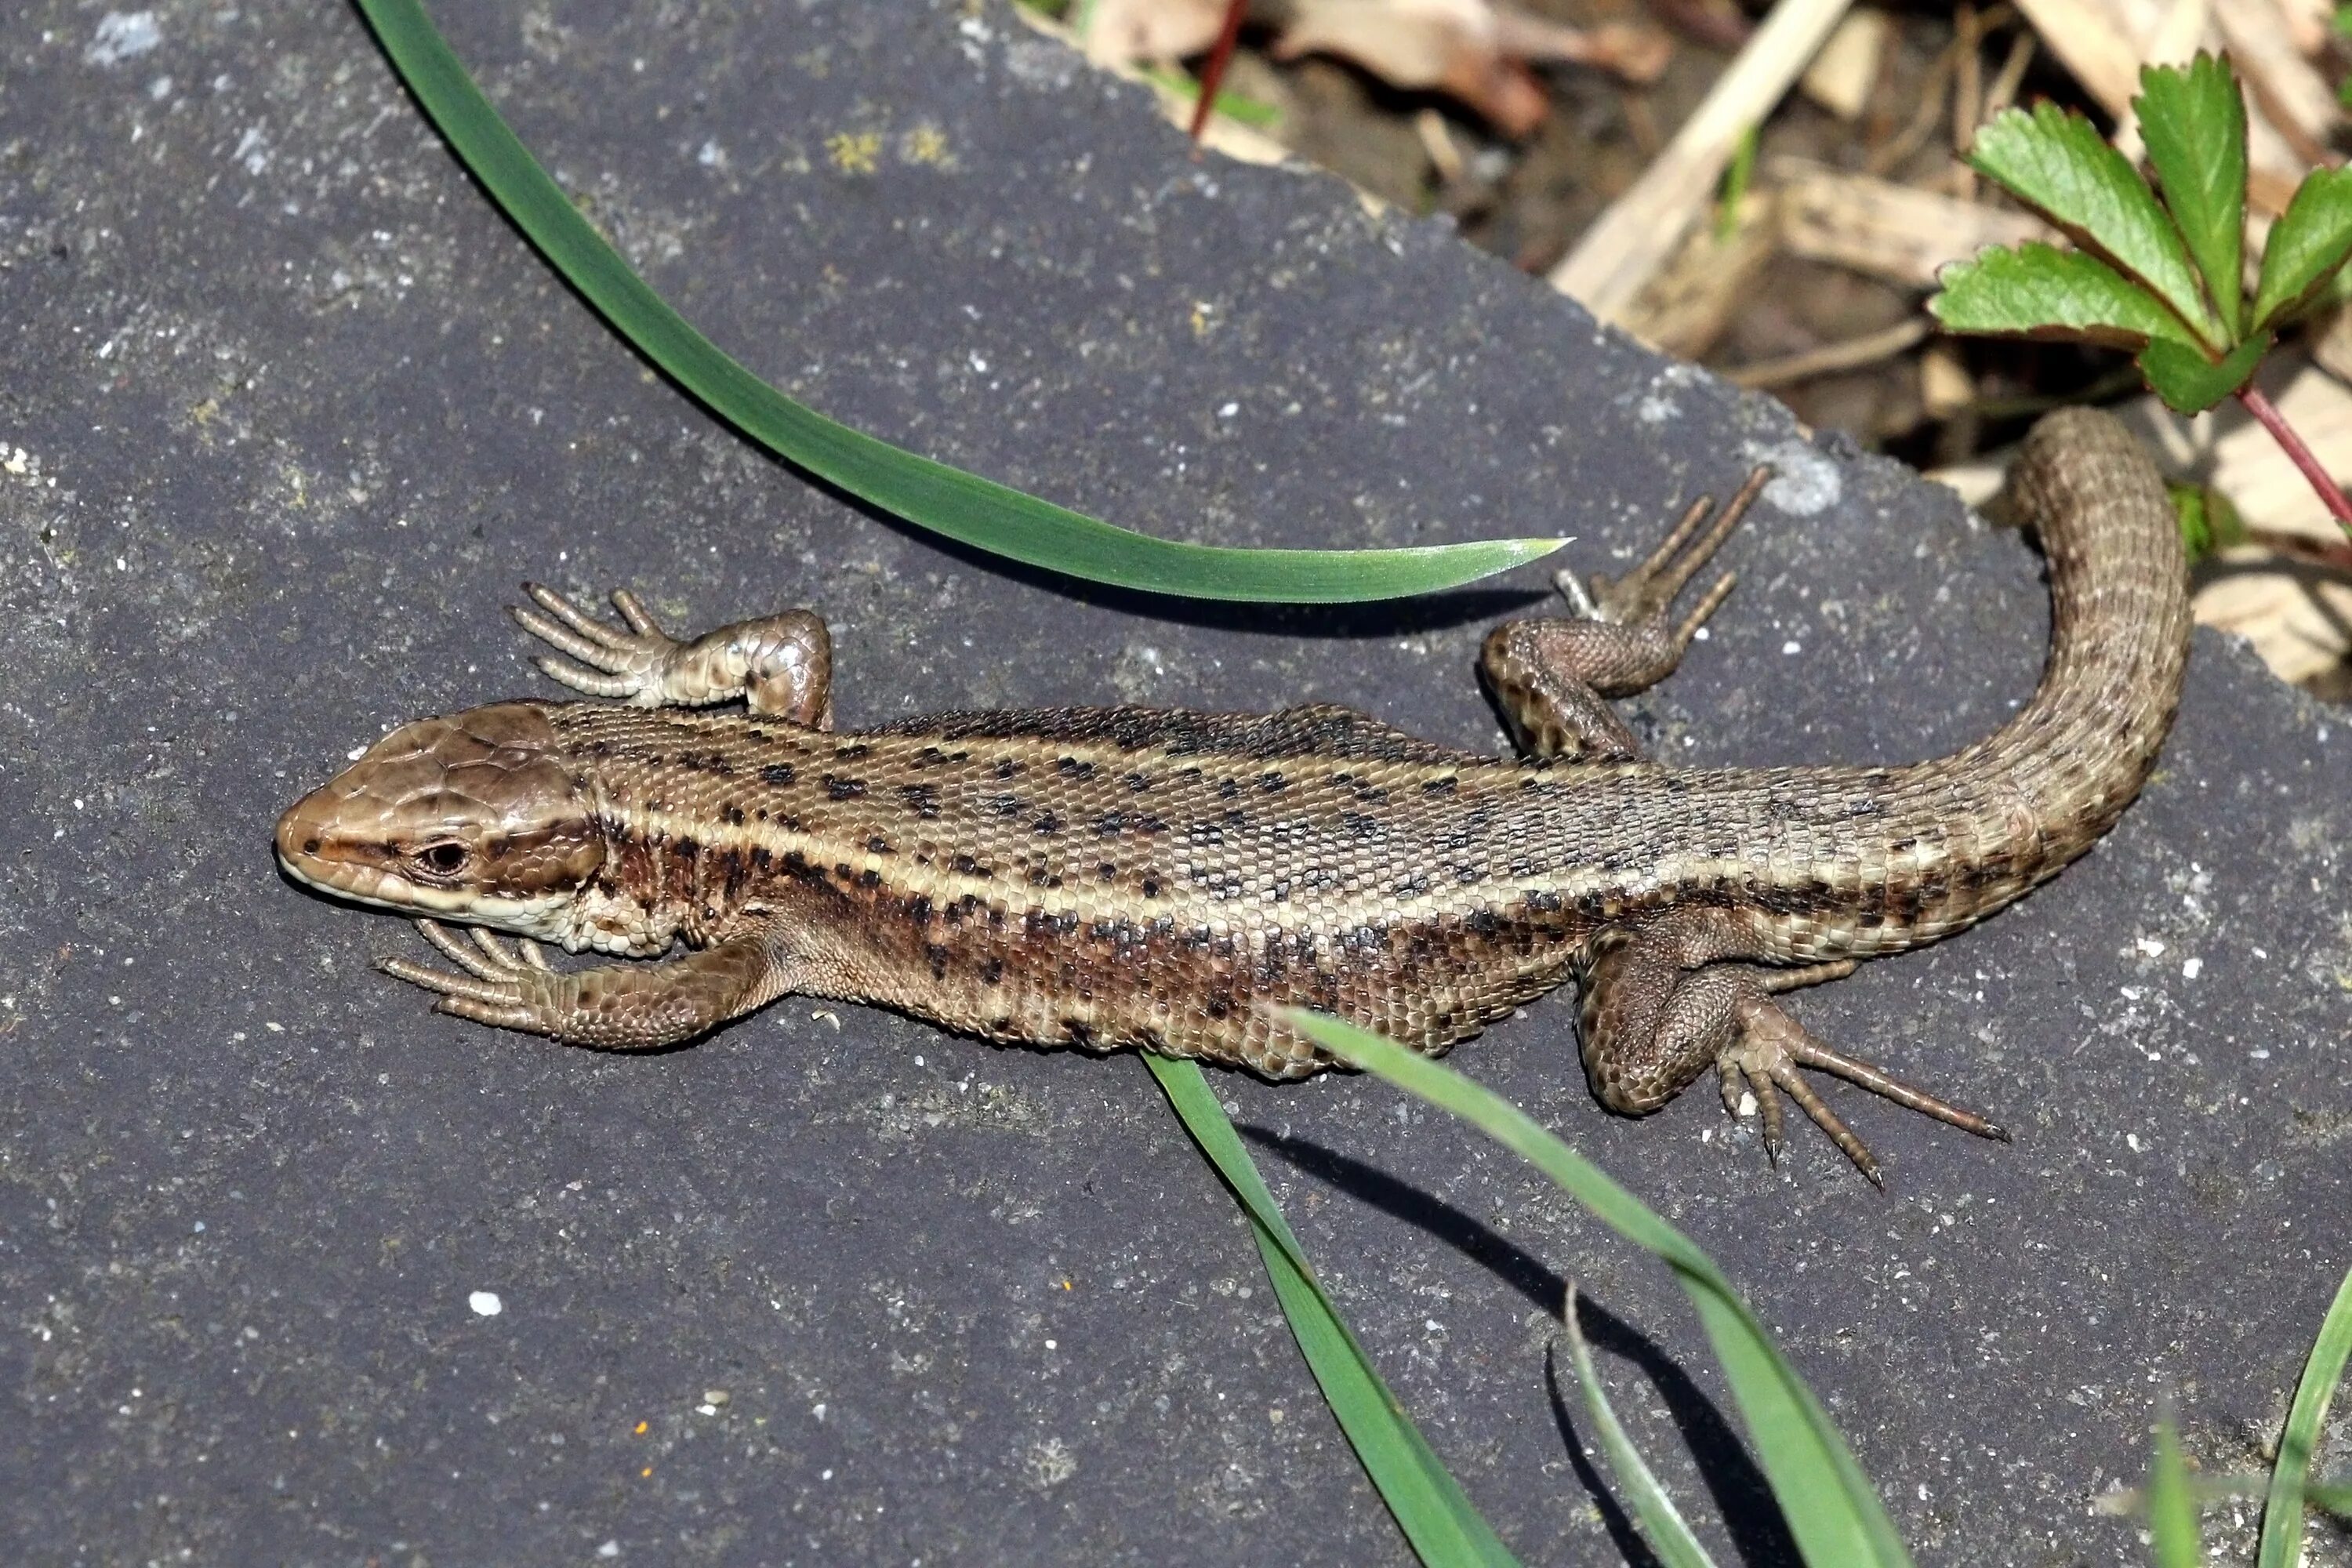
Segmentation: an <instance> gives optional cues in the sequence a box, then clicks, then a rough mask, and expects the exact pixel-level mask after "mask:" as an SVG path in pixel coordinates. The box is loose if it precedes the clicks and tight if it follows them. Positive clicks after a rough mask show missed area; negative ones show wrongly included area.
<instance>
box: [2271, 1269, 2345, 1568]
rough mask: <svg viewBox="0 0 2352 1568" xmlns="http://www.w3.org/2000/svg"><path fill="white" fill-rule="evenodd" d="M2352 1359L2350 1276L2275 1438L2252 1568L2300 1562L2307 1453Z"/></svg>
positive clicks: (2325, 1320)
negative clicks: (2274, 1456)
mask: <svg viewBox="0 0 2352 1568" xmlns="http://www.w3.org/2000/svg"><path fill="white" fill-rule="evenodd" d="M2347 1356H2352V1271H2347V1273H2346V1274H2345V1276H2344V1283H2343V1284H2341V1285H2339V1286H2337V1287H2336V1300H2335V1301H2334V1302H2333V1303H2332V1304H2331V1305H2330V1306H2329V1307H2328V1309H2327V1316H2326V1317H2325V1318H2323V1319H2321V1320H2320V1322H2319V1337H2318V1338H2317V1339H2316V1340H2314V1341H2313V1342H2312V1345H2311V1355H2310V1357H2309V1359H2307V1360H2306V1361H2305V1363H2303V1381H2302V1382H2301V1383H2299V1384H2296V1385H2295V1390H2294V1405H2290V1406H2289V1407H2288V1409H2287V1413H2286V1426H2285V1429H2284V1431H2282V1432H2281V1433H2280V1434H2279V1447H2278V1463H2277V1464H2275V1465H2273V1467H2271V1489H2270V1495H2269V1496H2267V1497H2266V1498H2264V1499H2263V1535H2262V1543H2261V1545H2260V1547H2259V1548H2258V1549H2257V1550H2256V1551H2255V1553H2254V1568H2293V1565H2294V1564H2295V1563H2300V1562H2302V1561H2303V1510H2304V1497H2305V1491H2306V1490H2307V1489H2308V1488H2309V1487H2310V1485H2311V1450H2312V1448H2313V1447H2315V1445H2316V1444H2317V1443H2318V1441H2319V1429H2320V1427H2321V1426H2325V1425H2326V1421H2327V1404H2328V1401H2329V1400H2331V1399H2333V1398H2334V1397H2335V1395H2336V1384H2337V1383H2338V1382H2339V1381H2341V1379H2342V1378H2343V1376H2344V1363H2345V1359H2346V1358H2347Z"/></svg>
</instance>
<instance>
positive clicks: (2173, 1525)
mask: <svg viewBox="0 0 2352 1568" xmlns="http://www.w3.org/2000/svg"><path fill="white" fill-rule="evenodd" d="M2147 1530H2148V1535H2149V1538H2150V1539H2151V1541H2152V1542H2154V1544H2155V1551H2156V1563H2157V1568H2200V1564H2201V1563H2203V1562H2204V1561H2205V1542H2204V1541H2203V1540H2202V1538H2201V1537H2200V1535H2199V1534H2198V1531H2197V1499H2196V1496H2195V1494H2194V1493H2193V1492H2192V1491H2191V1490H2190V1489H2189V1467H2188V1466H2187V1465H2185V1464H2183V1463H2182V1462H2181V1458H2180V1435H2179V1433H2177V1432H2175V1431H2174V1430H2173V1429H2172V1418H2171V1417H2170V1416H2166V1417H2165V1418H2164V1419H2163V1420H2160V1421H2158V1423H2157V1424H2156V1457H2155V1458H2153V1459H2151V1460H2150V1461H2149V1462H2148V1468H2147Z"/></svg>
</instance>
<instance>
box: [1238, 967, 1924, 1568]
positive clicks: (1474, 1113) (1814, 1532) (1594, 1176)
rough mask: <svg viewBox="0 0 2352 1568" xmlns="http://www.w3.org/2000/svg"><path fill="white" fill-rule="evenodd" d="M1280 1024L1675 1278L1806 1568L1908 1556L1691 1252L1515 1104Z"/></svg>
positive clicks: (1310, 1029)
mask: <svg viewBox="0 0 2352 1568" xmlns="http://www.w3.org/2000/svg"><path fill="white" fill-rule="evenodd" d="M1281 1016H1282V1017H1283V1019H1284V1020H1285V1021H1286V1022H1287V1023H1288V1024H1290V1025H1291V1026H1292V1027H1294V1028H1296V1029H1297V1030H1298V1031H1299V1032H1301V1033H1302V1034H1305V1035H1307V1037H1309V1038H1311V1039H1313V1040H1314V1041H1315V1043H1316V1044H1317V1045H1318V1046H1321V1047H1323V1048H1324V1049H1326V1050H1328V1051H1329V1052H1330V1053H1331V1054H1332V1055H1333V1056H1335V1057H1337V1058H1339V1059H1340V1060H1341V1061H1343V1062H1346V1063H1347V1064H1348V1065H1349V1066H1350V1067H1357V1068H1363V1069H1364V1070H1365V1071H1367V1072H1372V1073H1377V1074H1379V1075H1380V1076H1381V1078H1384V1079H1388V1080H1389V1081H1390V1082H1391V1083H1392V1084H1395V1085H1396V1086H1397V1087H1398V1088H1400V1089H1405V1090H1407V1091H1409V1092H1411V1093H1412V1094H1417V1095H1419V1096H1420V1097H1421V1098H1422V1099H1423V1100H1428V1101H1429V1102H1430V1103H1431V1104H1433V1105H1435V1106H1436V1107H1438V1108H1439V1109H1440V1110H1446V1111H1450V1112H1452V1113H1453V1114H1454V1115H1455V1116H1458V1117H1460V1118H1462V1119H1463V1120H1464V1121H1467V1122H1469V1123H1470V1124H1471V1125H1472V1126H1474V1127H1476V1128H1477V1129H1478V1130H1479V1131H1482V1132H1484V1133H1486V1135H1487V1136H1488V1137H1490V1138H1492V1139H1494V1140H1495V1141H1496V1142H1498V1143H1501V1144H1502V1145H1503V1146H1504V1147H1505V1148H1507V1149H1509V1150H1510V1151H1512V1152H1514V1153H1516V1154H1517V1155H1518V1156H1519V1157H1520V1158H1522V1159H1524V1160H1526V1161H1527V1162H1528V1163H1530V1164H1532V1165H1535V1166H1536V1167H1537V1168H1538V1169H1539V1170H1541V1171H1542V1172H1543V1173H1544V1174H1546V1175H1548V1176H1549V1177H1550V1178H1551V1179H1552V1180H1553V1181H1554V1182H1555V1183H1557V1184H1559V1187H1560V1188H1561V1189H1562V1190H1563V1191H1565V1192H1567V1193H1568V1194H1570V1196H1572V1197H1574V1198H1575V1199H1576V1200H1577V1201H1578V1202H1579V1203H1581V1204H1582V1205H1584V1206H1585V1207H1586V1208H1588V1209H1590V1210H1591V1211H1592V1213H1593V1215H1595V1216H1596V1217H1597V1218H1599V1219H1600V1220H1601V1222H1602V1223H1603V1224H1605V1225H1607V1226H1609V1227H1610V1228H1611V1229H1612V1230H1614V1231H1616V1232H1617V1234H1618V1235H1620V1236H1622V1237H1625V1238H1626V1239H1627V1240H1629V1241H1632V1242H1635V1243H1637V1244H1639V1245H1640V1246H1642V1247H1647V1248H1648V1249H1649V1250H1650V1251H1652V1252H1654V1253H1655V1254H1656V1255H1657V1256H1658V1257H1659V1258H1663V1259H1664V1261H1665V1263H1666V1264H1667V1266H1668V1267H1669V1268H1673V1269H1674V1271H1675V1279H1676V1281H1677V1282H1678V1283H1679V1284H1680V1285H1681V1286H1682V1288H1683V1290H1684V1292H1685V1294H1687V1295H1688V1296H1689V1297H1690V1299H1691V1302H1692V1304H1693V1305H1694V1306H1696V1308H1697V1309H1698V1315H1699V1321H1700V1322H1701V1323H1703V1324H1704V1325H1705V1326H1706V1333H1707V1339H1708V1342H1710V1343H1712V1344H1713V1345H1714V1347H1715V1354H1716V1359H1717V1361H1718V1362H1720V1363H1722V1366H1723V1371H1724V1376H1725V1379H1726V1381H1727V1382H1728V1383H1729V1384H1730V1385H1731V1392H1732V1395H1733V1397H1734V1398H1735V1399H1736V1400H1737V1401H1738V1405H1739V1414H1740V1417H1741V1419H1742V1420H1743V1421H1745V1422H1746V1423H1747V1426H1748V1436H1749V1437H1750V1438H1751V1439H1752V1441H1753V1447H1754V1448H1755V1452H1756V1458H1757V1460H1758V1462H1759V1463H1760V1464H1761V1465H1762V1466H1763V1468H1764V1475H1765V1479H1768V1480H1769V1481H1770V1482H1771V1484H1772V1495H1773V1497H1774V1498H1775V1499H1776V1500H1778V1501H1779V1502H1780V1512H1781V1514H1782V1516H1783V1517H1784V1518H1786V1520H1787V1521H1788V1523H1789V1530H1790V1533H1791V1534H1792V1535H1794V1536H1795V1537H1796V1539H1797V1546H1798V1550H1800V1551H1801V1552H1803V1553H1804V1557H1805V1561H1806V1562H1807V1563H1810V1564H1812V1568H1864V1565H1868V1568H1894V1565H1896V1564H1908V1563H1910V1561H1911V1559H1910V1556H1909V1554H1908V1553H1907V1552H1905V1551H1904V1548H1903V1542H1902V1541H1901V1539H1900V1538H1899V1537H1898V1536H1896V1534H1895V1524H1894V1521H1892V1520H1890V1519H1888V1518H1887V1516H1886V1510H1885V1505H1883V1504H1882V1503H1881V1502H1880V1501H1879V1500H1878V1494H1877V1492H1876V1491H1874V1489H1872V1487H1871V1485H1870V1481H1869V1479H1868V1478H1866V1477H1865V1476H1864V1475H1863V1473H1862V1467H1861V1466H1859V1465H1858V1464H1856V1463H1855V1462H1854V1458H1853V1454H1852V1453H1851V1452H1850V1451H1849V1450H1848V1449H1847V1447H1846V1446H1845V1439H1844V1438H1843V1437H1842V1436H1839V1434H1838V1430H1837V1427H1836V1426H1835V1424H1833V1423H1832V1421H1831V1420H1830V1417H1829V1412H1828V1411H1826V1410H1824V1409H1822V1404H1821V1401H1820V1400H1818V1399H1816V1398H1814V1397H1813V1393H1812V1391H1811V1389H1809V1388H1807V1387H1806V1386H1805V1384H1804V1380H1803V1379H1802V1378H1801V1377H1799V1376H1798V1375H1797V1372H1796V1369H1795V1368H1794V1367H1792V1366H1790V1364H1789V1363H1788V1362H1787V1361H1786V1360H1785V1359H1784V1358H1783V1357H1782V1356H1781V1354H1780V1352H1779V1351H1778V1350H1776V1349H1775V1348H1773V1344H1772V1338H1771V1335H1770V1334H1769V1333H1768V1332H1767V1331H1765V1328H1764V1325H1763V1323H1762V1322H1761V1321H1759V1319H1758V1318H1757V1316H1756V1314H1755V1313H1754V1312H1753V1311H1751V1310H1749V1309H1748V1304H1747V1303H1746V1302H1745V1301H1742V1300H1740V1299H1739V1295H1738V1292H1737V1291H1736V1290H1734V1289H1732V1287H1731V1281H1730V1280H1729V1279H1726V1278H1725V1277H1724V1273H1723V1271H1722V1270H1721V1269H1720V1268H1717V1267H1716V1266H1715V1263H1714V1260H1713V1259H1711V1258H1708V1257H1707V1256H1706V1253H1704V1252H1702V1251H1700V1250H1699V1249H1698V1247H1697V1245H1696V1243H1694V1242H1693V1241H1692V1240H1691V1239H1690V1238H1689V1237H1686V1236H1685V1235H1683V1233H1682V1232H1680V1231H1678V1230H1676V1229H1675V1227H1674V1226H1671V1225H1668V1224H1667V1223H1666V1222H1665V1221H1664V1220H1663V1219H1661V1218H1659V1217H1658V1215H1656V1214H1655V1213H1654V1212H1653V1211H1652V1210H1651V1209H1650V1208H1649V1207H1648V1205H1645V1204H1643V1202H1642V1201H1641V1200H1640V1199H1639V1198H1636V1197H1635V1196H1634V1195H1633V1194H1631V1193H1629V1192H1627V1191H1626V1190H1625V1189H1624V1188H1623V1187H1622V1186H1619V1185H1618V1184H1617V1183H1616V1182H1614V1181H1613V1180H1612V1179H1611V1178H1610V1177H1609V1176H1607V1175H1606V1174H1604V1173H1602V1172H1601V1168H1600V1167H1599V1166H1597V1165H1595V1164H1593V1163H1591V1161H1589V1160H1587V1159H1585V1158H1584V1156H1583V1155H1581V1154H1579V1153H1578V1152H1576V1151H1575V1150H1573V1149H1570V1147H1569V1146H1568V1145H1567V1144H1565V1143H1563V1142H1560V1141H1559V1139H1557V1138H1555V1137H1553V1136H1552V1135H1551V1134H1550V1133H1549V1132H1547V1131H1544V1130H1543V1129H1542V1128H1541V1127H1538V1125H1536V1123H1535V1121H1534V1120H1533V1119H1532V1118H1530V1117H1529V1116H1528V1113H1527V1112H1525V1111H1523V1110H1520V1109H1519V1108H1518V1107H1517V1106H1516V1105H1513V1104H1511V1103H1510V1102H1509V1101H1508V1100H1504V1099H1503V1098H1502V1097H1501V1096H1499V1095H1496V1094H1495V1093H1493V1092H1492V1091H1491V1090H1488V1089H1483V1088H1481V1087H1480V1086H1479V1085H1477V1084H1475V1083H1473V1082H1472V1081H1471V1080H1470V1079H1466V1078H1465V1077H1463V1076H1462V1075H1461V1074H1460V1073H1458V1072H1455V1071H1454V1069H1453V1068H1448V1067H1445V1066H1444V1065H1443V1064H1441V1063H1438V1062H1435V1061H1433V1060H1431V1059H1430V1058H1427V1057H1423V1056H1417V1055H1415V1054H1414V1053H1412V1051H1409V1050H1406V1049H1405V1048H1404V1047H1402V1046H1400V1045H1398V1044H1396V1043H1395V1042H1394V1041H1392V1040H1387V1039H1383V1038H1381V1037H1380V1036H1378V1035H1374V1034H1370V1033H1368V1032H1367V1031H1365V1030H1362V1029H1360V1028H1357V1027H1356V1026H1353V1025H1350V1024H1343V1023H1341V1022H1340V1021H1339V1019H1337V1018H1333V1017H1329V1016H1326V1015H1323V1014H1320V1013H1309V1012H1306V1011H1303V1010H1300V1009H1296V1008H1293V1009H1287V1010H1286V1011H1285V1012H1284V1013H1283V1014H1282V1015H1281Z"/></svg>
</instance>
